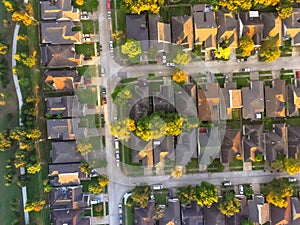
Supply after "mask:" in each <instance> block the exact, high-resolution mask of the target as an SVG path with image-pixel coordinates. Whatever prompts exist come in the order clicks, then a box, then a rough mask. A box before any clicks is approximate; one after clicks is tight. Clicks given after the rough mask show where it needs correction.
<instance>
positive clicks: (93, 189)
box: [88, 182, 102, 195]
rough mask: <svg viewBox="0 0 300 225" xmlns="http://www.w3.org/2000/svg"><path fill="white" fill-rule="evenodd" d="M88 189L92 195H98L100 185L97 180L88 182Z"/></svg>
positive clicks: (100, 189) (100, 190)
mask: <svg viewBox="0 0 300 225" xmlns="http://www.w3.org/2000/svg"><path fill="white" fill-rule="evenodd" d="M88 191H89V192H91V193H92V194H94V195H98V194H100V193H101V192H102V187H101V186H100V185H99V184H98V183H97V182H93V183H91V184H89V186H88Z"/></svg>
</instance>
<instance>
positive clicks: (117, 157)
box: [116, 150, 120, 160]
mask: <svg viewBox="0 0 300 225" xmlns="http://www.w3.org/2000/svg"><path fill="white" fill-rule="evenodd" d="M116 159H117V160H120V152H119V150H116Z"/></svg>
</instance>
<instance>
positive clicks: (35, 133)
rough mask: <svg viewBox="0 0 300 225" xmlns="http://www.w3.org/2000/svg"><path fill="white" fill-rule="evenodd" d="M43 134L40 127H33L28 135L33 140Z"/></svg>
mask: <svg viewBox="0 0 300 225" xmlns="http://www.w3.org/2000/svg"><path fill="white" fill-rule="evenodd" d="M41 136H42V132H41V131H40V130H39V129H31V130H30V131H28V132H27V134H26V137H27V138H29V139H32V140H37V139H39V138H40V137H41Z"/></svg>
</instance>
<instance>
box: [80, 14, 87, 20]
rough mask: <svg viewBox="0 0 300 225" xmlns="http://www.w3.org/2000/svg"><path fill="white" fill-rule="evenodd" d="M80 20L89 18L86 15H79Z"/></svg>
mask: <svg viewBox="0 0 300 225" xmlns="http://www.w3.org/2000/svg"><path fill="white" fill-rule="evenodd" d="M80 19H82V20H88V19H89V16H88V15H87V14H85V15H81V16H80Z"/></svg>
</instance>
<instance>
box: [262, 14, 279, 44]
mask: <svg viewBox="0 0 300 225" xmlns="http://www.w3.org/2000/svg"><path fill="white" fill-rule="evenodd" d="M261 16H262V20H263V24H264V38H269V37H277V38H278V39H279V41H280V43H282V21H281V18H280V17H279V16H278V14H277V13H271V12H270V13H262V14H261Z"/></svg>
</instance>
